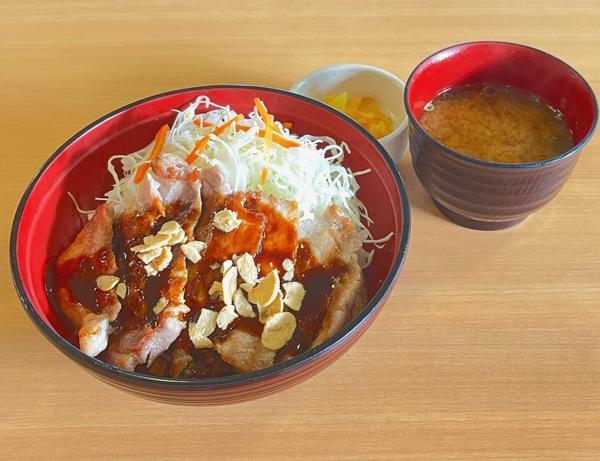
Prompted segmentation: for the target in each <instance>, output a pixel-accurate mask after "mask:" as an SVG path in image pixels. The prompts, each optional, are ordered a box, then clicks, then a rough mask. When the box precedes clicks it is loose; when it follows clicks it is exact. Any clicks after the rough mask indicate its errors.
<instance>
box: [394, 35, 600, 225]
mask: <svg viewBox="0 0 600 461" xmlns="http://www.w3.org/2000/svg"><path fill="white" fill-rule="evenodd" d="M470 84H497V85H509V86H512V87H515V88H519V89H521V90H525V91H528V92H530V93H533V94H536V95H538V96H541V98H542V99H543V100H545V101H546V102H548V103H549V104H550V105H551V106H552V107H554V108H555V109H558V110H559V111H560V112H561V113H562V114H563V115H564V117H565V120H566V122H567V124H568V126H569V128H570V130H571V132H572V134H573V140H574V146H573V148H572V149H570V150H568V151H567V152H565V153H563V154H561V155H559V156H557V157H553V158H551V159H548V160H544V161H540V162H532V163H520V164H505V163H493V162H487V161H483V160H479V159H476V158H472V157H468V156H466V155H463V154H461V153H460V152H457V151H454V150H452V149H450V148H448V147H446V146H444V145H442V144H440V143H439V142H438V141H436V140H435V139H433V138H432V137H431V136H430V135H429V134H428V133H427V132H426V131H425V130H424V129H423V127H422V126H421V124H420V123H419V119H420V118H421V114H422V113H423V109H424V107H425V105H426V104H427V103H428V102H430V101H432V100H433V99H435V97H436V96H437V95H439V94H440V93H442V92H444V91H445V90H447V89H449V88H454V87H460V86H464V85H470ZM404 103H405V106H406V111H407V113H408V119H409V127H410V128H409V130H410V134H409V143H410V151H411V156H412V162H413V166H414V169H415V171H416V173H417V176H418V177H419V180H420V181H421V184H423V186H424V187H425V189H426V190H427V192H428V193H429V195H430V196H431V198H432V199H433V201H434V203H435V205H436V206H437V207H438V208H439V210H440V211H441V212H442V213H443V214H444V215H446V216H447V217H448V218H449V219H451V220H452V221H454V222H456V223H458V224H460V225H463V226H466V227H471V228H474V229H481V230H496V229H503V228H506V227H510V226H513V225H515V224H518V223H519V222H521V221H522V220H523V219H525V218H526V217H527V216H528V215H530V214H531V213H533V212H535V211H536V210H538V209H540V208H541V207H542V206H544V205H545V204H546V203H548V202H549V201H550V200H551V199H552V198H553V197H554V196H555V195H556V194H558V192H559V191H560V189H561V188H562V186H563V185H564V183H565V182H566V181H567V179H568V178H569V176H570V174H571V172H572V170H573V168H574V167H575V163H576V162H577V159H578V158H579V155H580V154H581V149H582V148H583V147H584V146H585V144H586V143H587V142H588V141H589V140H590V138H591V137H592V134H593V132H594V129H595V128H596V124H597V121H598V104H597V102H596V97H595V96H594V93H593V91H592V89H591V88H590V86H589V85H588V83H587V82H586V81H585V80H584V78H583V77H582V76H581V75H580V74H579V73H578V72H577V71H575V70H574V69H573V68H572V67H570V66H569V65H567V64H566V63H564V62H563V61H561V60H560V59H558V58H555V57H554V56H552V55H550V54H548V53H545V52H543V51H540V50H537V49H535V48H530V47H528V46H524V45H517V44H514V43H505V42H491V41H490V42H472V43H463V44H461V45H455V46H451V47H449V48H446V49H443V50H441V51H438V52H436V53H434V54H432V55H431V56H429V57H428V58H426V59H425V60H424V61H423V62H421V63H420V64H419V65H418V66H417V67H416V68H415V69H414V71H413V72H412V73H411V75H410V77H409V78H408V80H407V82H406V91H405V93H404Z"/></svg>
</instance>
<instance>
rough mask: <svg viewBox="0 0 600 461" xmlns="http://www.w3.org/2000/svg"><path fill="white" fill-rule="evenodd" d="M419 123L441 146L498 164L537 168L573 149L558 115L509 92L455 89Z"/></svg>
mask: <svg viewBox="0 0 600 461" xmlns="http://www.w3.org/2000/svg"><path fill="white" fill-rule="evenodd" d="M420 122H421V125H422V126H423V128H424V129H425V131H427V133H429V135H430V136H432V137H433V138H434V139H435V140H437V141H439V142H440V143H441V144H443V145H445V146H447V147H449V148H451V149H453V150H455V151H457V152H460V153H462V154H464V155H468V156H470V157H475V158H478V159H481V160H486V161H490V162H496V163H529V162H537V161H540V160H546V159H549V158H552V157H556V156H557V155H560V154H562V153H563V152H566V151H567V150H569V149H570V148H571V147H573V136H572V134H571V131H570V130H569V127H568V126H567V123H566V122H565V120H564V117H563V116H562V114H561V113H560V112H559V111H558V110H556V109H554V108H553V107H551V106H550V105H548V104H545V103H544V102H543V101H541V100H540V98H539V97H538V96H536V95H535V94H532V93H528V92H525V91H522V90H519V89H516V88H512V87H509V86H499V85H468V86H462V87H456V88H451V89H449V90H447V91H444V92H443V93H441V94H440V95H438V96H437V97H436V98H435V99H434V100H433V101H431V102H430V103H428V104H427V105H426V106H425V108H424V110H423V114H422V116H421V120H420Z"/></svg>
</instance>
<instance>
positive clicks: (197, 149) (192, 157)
mask: <svg viewBox="0 0 600 461" xmlns="http://www.w3.org/2000/svg"><path fill="white" fill-rule="evenodd" d="M209 139H210V136H208V135H206V136H202V138H200V140H199V141H198V142H197V143H196V145H195V146H194V148H193V149H192V150H191V151H190V153H189V154H188V156H187V157H186V158H185V161H186V162H187V163H188V165H191V164H192V163H194V162H195V161H196V159H197V158H198V157H199V156H200V153H201V152H202V151H203V150H204V148H205V147H206V145H207V144H208V141H209Z"/></svg>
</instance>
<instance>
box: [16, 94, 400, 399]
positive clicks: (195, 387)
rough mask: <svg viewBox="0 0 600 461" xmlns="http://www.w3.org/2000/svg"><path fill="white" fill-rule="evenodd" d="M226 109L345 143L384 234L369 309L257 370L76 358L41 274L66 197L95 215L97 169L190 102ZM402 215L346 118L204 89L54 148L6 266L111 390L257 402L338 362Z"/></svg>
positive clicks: (379, 283)
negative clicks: (257, 108) (164, 368)
mask: <svg viewBox="0 0 600 461" xmlns="http://www.w3.org/2000/svg"><path fill="white" fill-rule="evenodd" d="M200 95H206V96H208V97H210V98H211V100H213V101H215V102H217V103H219V104H223V105H227V104H228V105H230V106H231V107H232V108H233V109H235V110H236V111H238V112H242V113H248V112H250V111H251V110H252V107H253V98H255V97H259V98H261V99H262V100H263V101H264V102H265V104H266V105H267V106H268V108H269V111H270V112H272V113H273V114H274V115H275V117H276V118H277V119H279V120H284V121H290V122H292V123H293V127H294V131H295V132H296V133H299V134H304V133H310V134H313V135H325V136H330V137H332V138H334V139H335V140H337V141H342V140H343V141H345V142H346V143H347V144H348V145H349V146H350V149H351V150H352V153H351V154H349V155H347V156H346V159H345V160H344V164H345V165H346V166H347V167H349V168H352V169H353V170H355V171H360V170H365V169H367V168H370V169H371V173H370V174H366V175H361V176H358V177H357V180H358V182H359V184H360V186H361V189H360V191H359V197H360V199H361V200H362V201H363V202H364V203H365V204H366V206H367V207H368V209H369V212H370V214H371V217H372V218H373V220H374V224H373V226H372V227H371V230H372V231H373V234H374V235H375V236H384V235H387V234H388V233H389V232H393V237H392V239H391V240H390V241H389V242H388V243H387V244H386V245H385V247H384V248H383V249H382V250H379V251H377V252H376V253H375V256H374V259H373V262H372V264H371V265H370V266H369V267H368V268H367V269H366V271H365V275H366V278H367V284H368V288H369V298H370V300H369V302H368V304H367V305H366V306H365V307H364V309H363V310H362V311H361V312H360V313H359V314H358V315H357V316H356V317H355V318H354V319H352V320H351V321H350V322H349V323H348V324H347V325H346V326H345V327H344V328H343V329H342V330H341V331H340V332H338V333H337V334H336V335H335V336H333V337H332V338H330V339H329V340H327V341H325V342H324V343H323V344H321V345H319V346H318V347H315V348H312V349H310V350H308V351H306V352H304V353H303V354H301V355H299V356H297V357H295V358H293V359H292V360H289V361H287V362H284V363H280V364H277V365H275V366H273V367H271V368H268V369H264V370H261V371H257V372H253V373H247V374H240V375H233V376H227V377H221V378H210V379H203V380H192V379H172V378H159V377H153V376H149V375H144V374H139V373H130V372H126V371H123V370H121V369H119V368H116V367H113V366H111V365H109V364H107V363H104V362H102V361H100V360H98V359H96V358H92V357H89V356H87V355H85V354H83V353H82V352H81V351H80V350H79V349H78V348H77V345H76V343H75V342H74V341H72V340H70V339H71V338H73V331H72V329H71V327H70V326H69V325H68V323H67V322H66V321H65V320H64V319H63V316H62V315H61V312H59V311H57V309H56V308H54V307H53V306H52V304H51V303H50V300H49V297H48V295H47V293H46V286H45V281H44V274H45V271H46V268H47V265H48V263H49V261H51V260H52V258H55V257H56V256H57V255H58V254H60V252H61V251H63V250H64V249H65V248H66V247H67V246H68V245H69V243H70V242H71V241H72V239H73V238H74V236H75V235H76V233H77V232H78V231H79V229H80V228H81V227H82V225H83V220H82V219H81V218H80V216H79V215H78V213H77V212H76V210H75V209H74V207H73V204H72V203H71V202H70V200H69V198H68V196H67V192H71V193H72V194H74V195H75V196H76V197H77V198H78V199H79V200H80V202H81V203H80V204H81V206H82V207H84V208H86V207H87V208H88V209H89V208H95V206H96V205H97V203H98V202H96V201H95V199H94V198H95V197H100V196H102V195H103V193H104V192H105V191H106V190H107V189H108V188H110V186H111V180H112V178H111V176H110V175H109V174H108V172H107V170H106V162H107V160H108V158H109V157H111V156H112V155H115V154H127V153H130V152H134V151H137V150H139V149H141V148H142V147H144V146H145V145H147V144H148V143H149V142H150V141H151V140H152V138H153V136H154V133H155V132H156V131H157V129H158V128H159V127H160V126H161V125H162V124H164V123H171V122H172V121H173V119H174V117H175V114H174V112H173V109H183V108H185V107H186V106H187V105H188V104H189V103H190V102H192V101H193V100H194V99H195V98H196V97H198V96H200ZM409 230H410V210H409V205H408V199H407V196H406V192H405V189H404V186H403V184H402V180H401V178H400V176H399V174H398V172H397V170H396V168H395V167H394V164H393V162H392V160H391V159H390V158H389V156H388V155H387V153H386V152H385V150H384V149H383V148H382V147H381V145H380V144H379V143H378V142H377V141H376V140H375V139H374V138H373V137H371V136H370V135H369V134H368V133H367V131H365V130H364V129H363V128H361V127H360V126H359V125H358V124H357V123H355V122H353V121H352V120H351V119H350V118H348V117H345V116H343V115H341V114H340V113H339V112H337V111H336V110H333V109H330V108H329V107H327V106H326V105H324V104H321V103H319V102H316V101H314V100H312V99H309V98H306V97H303V96H300V95H297V94H293V93H289V92H286V91H281V90H275V89H270V88H263V87H253V86H234V85H224V86H206V87H196V88H188V89H183V90H177V91H172V92H169V93H164V94H160V95H157V96H152V97H149V98H146V99H143V100H141V101H137V102H135V103H132V104H129V105H127V106H125V107H122V108H121V109H118V110H116V111H114V112H112V113H110V114H108V115H106V116H104V117H102V118H101V119H99V120H97V121H96V122H94V123H92V124H91V125H89V126H88V127H86V128H84V129H83V130H82V131H80V132H79V133H77V134H76V135H75V136H73V137H72V138H71V139H69V140H68V141H67V142H66V143H65V144H64V145H62V146H61V147H60V148H59V149H58V150H57V151H56V152H55V153H54V154H53V155H52V156H51V157H50V159H49V160H48V161H47V162H46V163H45V164H44V166H43V167H42V169H41V170H40V171H39V173H38V174H37V175H36V177H35V178H34V179H33V181H32V182H31V184H30V185H29V187H28V188H27V190H26V191H25V194H24V195H23V198H22V199H21V202H20V204H19V207H18V209H17V212H16V216H15V218H14V222H13V227H12V234H11V241H10V263H11V270H12V275H13V279H14V283H15V287H16V289H17V292H18V294H19V297H20V299H21V302H22V304H23V307H24V308H25V312H26V313H27V315H28V316H29V318H30V319H31V320H32V321H33V323H34V324H35V326H36V327H37V328H38V329H39V330H40V331H41V332H42V333H43V335H44V336H45V337H46V338H47V339H48V340H49V341H50V342H51V343H52V344H53V345H54V346H55V347H57V348H58V349H59V350H60V351H61V352H63V353H64V354H65V355H66V356H67V357H69V358H70V359H71V360H73V361H75V362H76V363H77V364H79V365H81V366H82V367H83V368H85V369H86V370H88V371H89V372H91V373H92V374H93V375H95V376H96V377H98V378H100V379H102V380H103V381H106V382H108V383H110V384H112V385H114V386H116V387H119V388H122V389H124V390H126V391H129V392H131V393H134V394H136V395H139V396H142V397H146V398H149V399H153V400H157V401H162V402H169V403H178V404H196V405H216V404H224V403H230V402H239V401H244V400H249V399H254V398H257V397H261V396H266V395H269V394H272V393H274V392H277V391H279V390H282V389H285V388H287V387H290V386H292V385H294V384H297V383H299V382H301V381H303V380H305V379H307V378H309V377H311V376H313V375H314V374H316V373H317V372H319V371H321V370H323V369H324V368H325V367H327V366H328V365H329V364H331V363H332V362H334V361H335V360H336V359H337V358H339V357H340V356H341V355H342V354H343V353H344V352H345V351H346V350H348V348H350V346H352V345H353V344H354V343H355V342H356V341H357V340H358V338H359V337H360V336H361V335H362V334H363V333H364V332H365V331H366V329H367V328H368V327H369V325H371V323H372V322H373V321H374V319H375V317H376V315H377V313H378V312H379V310H380V309H381V307H382V306H383V304H384V302H385V300H386V298H387V296H388V295H389V294H390V291H391V290H392V287H393V286H394V284H395V282H396V279H397V277H398V275H399V273H400V269H401V267H402V264H403V262H404V259H405V255H406V251H407V245H408V235H409Z"/></svg>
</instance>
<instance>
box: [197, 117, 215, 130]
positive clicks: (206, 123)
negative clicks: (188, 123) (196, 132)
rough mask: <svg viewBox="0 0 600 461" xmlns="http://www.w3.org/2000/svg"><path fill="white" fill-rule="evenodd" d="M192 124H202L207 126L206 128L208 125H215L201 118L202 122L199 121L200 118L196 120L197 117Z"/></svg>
mask: <svg viewBox="0 0 600 461" xmlns="http://www.w3.org/2000/svg"><path fill="white" fill-rule="evenodd" d="M194 125H196V126H200V125H202V126H203V127H207V128H208V127H209V126H215V124H214V123H210V122H207V121H206V120H202V122H200V120H198V119H196V120H194Z"/></svg>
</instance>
